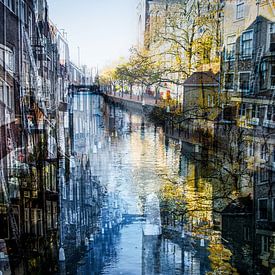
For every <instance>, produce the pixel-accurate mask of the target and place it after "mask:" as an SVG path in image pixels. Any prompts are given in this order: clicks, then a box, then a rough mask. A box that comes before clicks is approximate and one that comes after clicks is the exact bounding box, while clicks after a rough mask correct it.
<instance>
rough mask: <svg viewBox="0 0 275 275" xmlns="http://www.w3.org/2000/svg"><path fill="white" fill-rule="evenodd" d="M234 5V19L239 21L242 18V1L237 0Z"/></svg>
mask: <svg viewBox="0 0 275 275" xmlns="http://www.w3.org/2000/svg"><path fill="white" fill-rule="evenodd" d="M236 4H237V6H236V19H241V18H243V17H244V1H243V0H237V3H236Z"/></svg>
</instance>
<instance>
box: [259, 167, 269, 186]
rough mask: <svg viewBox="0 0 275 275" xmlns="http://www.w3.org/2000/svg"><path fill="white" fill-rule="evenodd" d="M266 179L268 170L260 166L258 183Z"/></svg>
mask: <svg viewBox="0 0 275 275" xmlns="http://www.w3.org/2000/svg"><path fill="white" fill-rule="evenodd" d="M267 181H268V170H267V169H266V168H264V167H262V168H260V183H263V182H267Z"/></svg>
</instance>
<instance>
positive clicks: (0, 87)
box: [0, 81, 4, 102]
mask: <svg viewBox="0 0 275 275" xmlns="http://www.w3.org/2000/svg"><path fill="white" fill-rule="evenodd" d="M0 101H2V102H3V101H4V84H3V82H2V81H0Z"/></svg>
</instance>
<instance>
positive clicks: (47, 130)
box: [0, 0, 98, 274]
mask: <svg viewBox="0 0 275 275" xmlns="http://www.w3.org/2000/svg"><path fill="white" fill-rule="evenodd" d="M90 83H91V79H90V78H89V76H88V75H87V74H85V73H84V70H82V69H80V68H78V67H77V66H76V65H74V64H73V63H72V62H71V61H70V56H69V46H68V42H67V39H66V36H65V34H64V33H63V32H61V31H60V30H58V29H57V28H56V26H55V25H54V24H53V23H52V22H51V21H50V20H49V9H48V4H47V1H46V0H36V1H35V0H19V1H18V0H1V1H0V126H1V128H0V225H1V226H0V253H1V256H0V270H1V271H2V272H4V274H5V270H8V269H9V268H10V269H11V271H12V272H17V273H18V274H23V273H24V274H38V273H40V272H41V270H43V271H44V273H45V272H48V274H50V273H51V272H54V271H56V270H57V259H58V251H59V249H60V247H64V248H65V251H66V247H70V248H72V246H73V247H74V248H75V249H76V248H77V246H79V245H80V244H81V243H82V242H83V238H84V237H86V236H87V235H89V234H90V233H91V232H82V235H81V236H80V237H79V238H80V240H79V241H78V242H76V239H77V238H76V236H77V232H76V231H77V230H76V228H77V227H80V224H81V228H82V231H85V230H86V229H87V230H88V228H93V227H92V226H91V223H94V222H95V221H92V220H86V219H83V216H82V215H84V214H83V213H84V212H85V211H90V212H91V211H95V210H94V208H93V209H92V206H94V201H93V200H91V201H89V202H87V203H86V202H83V201H80V200H79V194H80V191H81V190H80V185H79V184H77V182H78V180H79V175H78V174H77V173H81V175H82V177H83V178H82V181H84V180H86V181H87V183H90V186H89V188H90V189H91V190H89V192H90V193H93V188H98V187H97V183H96V181H95V180H91V175H90V174H89V173H90V171H88V170H87V169H85V168H83V167H84V164H83V159H82V156H77V158H75V154H74V152H73V146H72V132H71V131H70V129H69V125H70V115H69V106H70V103H71V101H72V98H73V96H72V94H73V88H72V87H73V86H72V84H73V85H79V84H90ZM79 169H80V170H79ZM81 169H83V171H84V172H83V171H82V170H81ZM77 171H78V172H77ZM82 192H83V191H82ZM86 208H87V209H89V210H86ZM85 213H86V212H85ZM89 214H90V213H89ZM86 215H88V214H87V213H86ZM91 215H92V214H91ZM60 224H62V227H60V226H59V225H60ZM7 257H9V258H7ZM62 258H63V256H62ZM8 259H9V262H10V267H9V265H8Z"/></svg>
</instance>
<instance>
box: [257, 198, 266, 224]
mask: <svg viewBox="0 0 275 275" xmlns="http://www.w3.org/2000/svg"><path fill="white" fill-rule="evenodd" d="M258 217H259V219H260V220H267V199H258Z"/></svg>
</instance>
